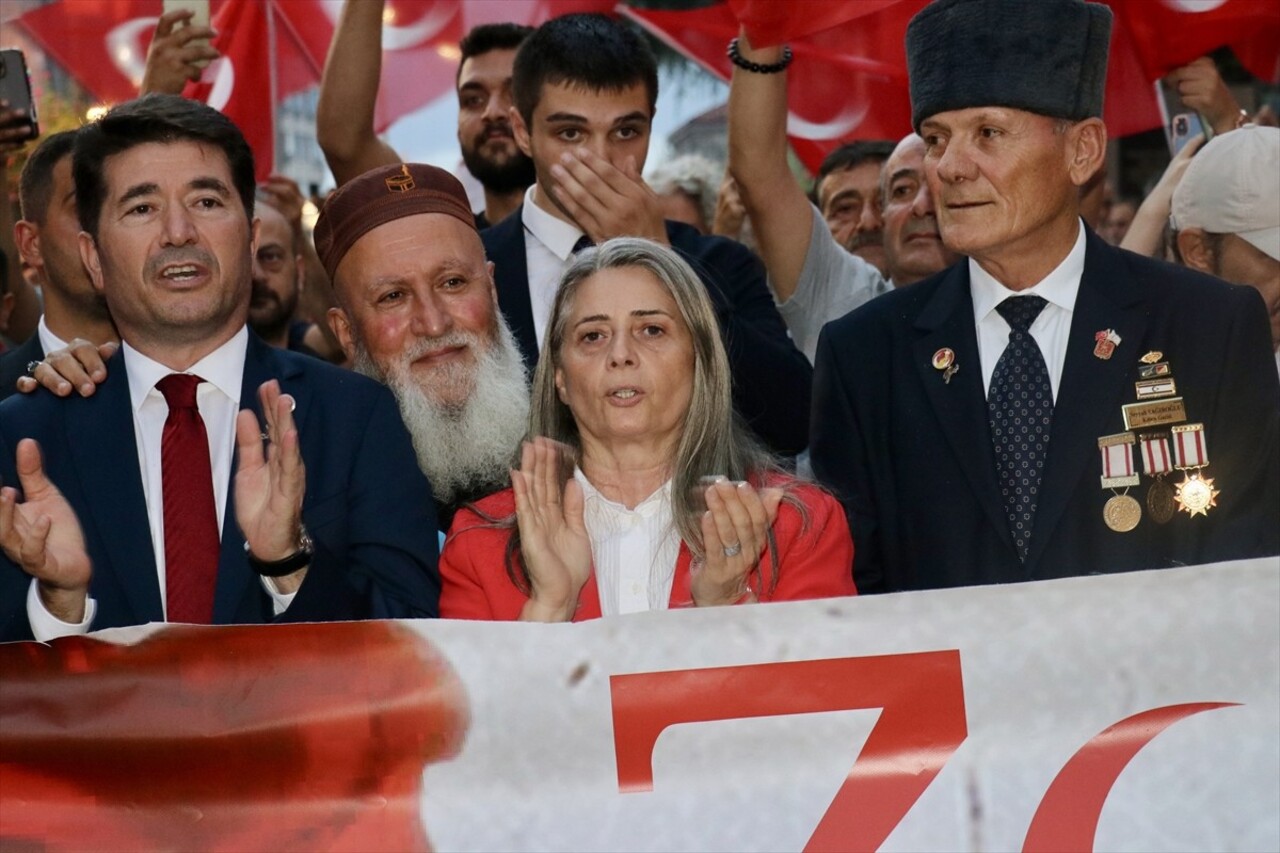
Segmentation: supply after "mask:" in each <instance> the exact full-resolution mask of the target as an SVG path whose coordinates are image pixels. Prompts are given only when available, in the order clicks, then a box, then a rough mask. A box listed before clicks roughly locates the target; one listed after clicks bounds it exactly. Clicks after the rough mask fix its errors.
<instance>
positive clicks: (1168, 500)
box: [1147, 477, 1178, 524]
mask: <svg viewBox="0 0 1280 853" xmlns="http://www.w3.org/2000/svg"><path fill="white" fill-rule="evenodd" d="M1147 512H1148V513H1150V514H1151V520H1152V521H1154V522H1155V523H1156V524H1168V523H1169V521H1170V520H1172V518H1173V517H1174V515H1176V514H1177V512H1178V507H1177V504H1176V503H1175V502H1174V499H1173V486H1170V485H1169V484H1168V483H1166V482H1165V480H1164V477H1157V478H1156V480H1155V482H1153V483H1152V484H1151V488H1150V489H1148V490H1147Z"/></svg>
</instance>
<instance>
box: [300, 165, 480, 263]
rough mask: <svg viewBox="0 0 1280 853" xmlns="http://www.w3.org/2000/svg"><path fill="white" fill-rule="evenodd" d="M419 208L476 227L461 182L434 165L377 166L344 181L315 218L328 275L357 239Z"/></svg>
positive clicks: (322, 258)
mask: <svg viewBox="0 0 1280 853" xmlns="http://www.w3.org/2000/svg"><path fill="white" fill-rule="evenodd" d="M419 213H446V214H448V215H449V216H454V217H457V218H458V219H460V220H462V221H463V222H465V223H466V224H467V225H468V226H470V227H471V228H472V229H474V228H475V227H476V220H475V215H474V214H472V212H471V206H470V204H469V203H468V202H467V192H466V190H464V189H463V188H462V184H460V183H458V179H457V178H455V177H454V176H453V175H451V174H449V173H448V172H446V171H445V170H444V169H438V168H436V167H435V166H428V165H426V164H425V163H400V164H398V165H394V166H379V167H378V168H376V169H370V170H369V171H368V172H365V173H364V174H363V175H361V176H360V177H358V178H356V179H354V180H352V181H350V182H348V183H345V184H343V185H342V186H341V187H339V188H338V189H337V191H335V192H334V193H333V195H331V196H329V199H328V201H326V202H325V203H324V208H323V209H322V210H321V211H320V218H319V219H318V220H317V221H316V230H315V240H316V254H318V255H319V256H320V263H322V264H324V269H325V272H327V273H328V274H329V279H330V280H332V279H333V274H334V271H335V270H337V268H338V264H339V263H340V262H341V261H342V259H343V257H344V256H345V255H346V254H347V252H349V251H350V250H351V247H352V246H354V245H355V242H356V240H359V239H360V238H361V237H363V236H364V235H365V234H367V233H368V232H370V231H372V230H373V229H374V228H377V227H378V226H379V225H383V224H385V223H387V222H393V221H395V220H397V219H401V218H403V217H405V216H414V215H415V214H419Z"/></svg>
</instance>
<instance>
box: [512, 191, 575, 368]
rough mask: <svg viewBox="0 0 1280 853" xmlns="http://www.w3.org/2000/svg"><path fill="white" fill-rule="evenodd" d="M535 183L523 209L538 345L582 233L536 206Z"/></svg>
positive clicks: (534, 325)
mask: <svg viewBox="0 0 1280 853" xmlns="http://www.w3.org/2000/svg"><path fill="white" fill-rule="evenodd" d="M537 188H538V185H537V184H534V185H533V186H531V187H529V189H527V190H525V193H524V209H523V210H522V211H521V212H520V218H521V219H522V220H524V260H525V266H526V267H527V268H528V271H529V305H530V307H532V309H533V331H534V333H535V334H536V335H537V336H538V347H539V349H541V347H542V338H543V337H544V336H545V335H546V330H547V322H548V321H549V320H550V319H551V303H553V302H554V301H555V298H556V289H557V288H558V287H559V286H560V276H561V274H563V273H564V268H565V267H566V266H567V265H568V263H569V256H570V255H572V254H573V247H574V245H576V244H577V242H578V240H579V239H580V238H581V237H582V236H583V232H582V230H581V229H579V228H578V226H576V225H574V224H573V223H571V222H565V221H564V220H563V219H559V218H557V217H555V216H552V215H551V214H550V213H547V212H546V211H545V210H543V209H542V208H541V207H538V204H537V202H535V201H534V200H533V199H534V196H535V194H536V193H535V191H536V190H537Z"/></svg>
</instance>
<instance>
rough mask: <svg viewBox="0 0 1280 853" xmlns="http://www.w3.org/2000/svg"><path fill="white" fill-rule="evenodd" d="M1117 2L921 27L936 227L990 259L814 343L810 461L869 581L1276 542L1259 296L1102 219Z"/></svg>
mask: <svg viewBox="0 0 1280 853" xmlns="http://www.w3.org/2000/svg"><path fill="white" fill-rule="evenodd" d="M1110 20H1111V15H1110V12H1109V10H1107V8H1106V7H1105V6H1102V5H1099V4H1092V3H1090V4H1085V3H1083V2H1080V0H1051V2H1044V3H1035V4H1027V3H1023V2H1021V0H940V2H936V3H934V4H932V5H931V6H928V7H926V8H925V9H924V10H923V11H922V12H921V13H920V14H919V15H917V16H916V18H915V19H913V21H912V23H911V25H910V27H909V28H908V32H907V52H908V61H909V65H910V73H911V97H912V112H913V121H914V123H915V126H916V128H917V130H918V131H919V132H920V134H921V136H923V138H924V139H925V141H926V146H927V151H926V157H925V169H926V174H927V177H928V180H929V184H930V189H931V191H932V194H933V197H934V200H935V203H936V205H937V216H938V221H939V225H940V227H941V231H942V235H943V239H944V241H945V242H946V244H947V246H948V247H949V248H950V249H952V250H954V251H957V252H960V253H962V254H965V255H968V256H969V258H970V260H968V261H967V262H962V263H960V264H958V265H956V266H954V267H952V268H950V269H948V270H946V271H944V272H942V273H939V274H938V275H936V276H933V277H931V278H928V279H925V280H924V281H921V282H919V283H917V284H915V285H913V286H910V287H907V288H904V289H901V290H898V291H894V292H892V293H889V294H887V295H885V296H882V297H880V298H879V299H876V300H874V301H873V302H871V303H869V304H867V305H865V306H863V307H861V308H859V309H858V310H856V311H854V312H853V313H851V314H849V315H848V316H846V317H844V318H842V319H840V320H837V321H835V322H833V323H831V324H830V325H828V326H827V328H826V329H825V330H824V332H823V335H822V338H821V340H820V343H819V346H818V355H817V361H816V364H815V387H814V417H813V443H812V454H813V467H814V471H815V472H816V473H817V475H818V476H819V478H820V479H821V480H822V482H824V483H826V484H827V485H828V486H829V487H831V488H832V489H833V490H835V491H836V492H837V494H838V495H839V496H840V498H841V499H842V500H843V501H844V502H845V506H846V510H847V512H848V514H849V519H850V527H851V529H852V531H853V534H854V539H855V555H854V574H855V580H856V582H857V585H858V589H859V591H860V592H876V591H894V590H904V589H926V588H933V587H946V586H963V585H969V584H980V583H995V582H1008V581H1020V580H1033V579H1040V578H1053V577H1062V576H1068V575H1080V574H1091V573H1098V572H1114V571H1124V570H1132V569H1143V568H1155V567H1161V566H1170V565H1179V564H1182V565H1185V564H1195V563H1204V562H1211V561H1216V560H1227V559H1233V558H1243V557H1254V556H1259V555H1270V554H1276V553H1280V525H1277V524H1276V518H1277V511H1278V510H1280V491H1278V490H1277V482H1278V475H1280V406H1278V405H1277V387H1276V386H1277V381H1276V374H1275V371H1274V369H1273V368H1272V367H1271V364H1270V358H1269V337H1268V327H1267V320H1266V316H1265V312H1264V310H1263V307H1262V302H1261V300H1260V299H1259V298H1258V297H1257V295H1256V293H1254V292H1252V291H1250V290H1247V289H1243V288H1240V289H1233V288H1231V287H1229V286H1227V285H1224V284H1222V283H1221V282H1217V281H1214V280H1213V279H1210V278H1208V277H1205V276H1200V275H1196V274H1193V273H1190V272H1187V271H1183V270H1179V269H1176V268H1174V267H1172V266H1169V265H1167V264H1163V263H1159V262H1155V261H1151V260H1148V259H1145V258H1142V257H1139V256H1137V255H1134V254H1130V253H1127V252H1122V251H1119V250H1117V249H1113V248H1111V247H1109V246H1107V245H1106V244H1105V243H1104V242H1103V241H1102V240H1100V239H1099V238H1098V237H1096V236H1095V235H1093V234H1092V233H1091V232H1089V231H1088V229H1087V228H1086V227H1085V226H1084V224H1083V223H1082V222H1081V220H1080V216H1079V192H1078V188H1079V187H1080V186H1081V185H1083V184H1084V183H1085V182H1086V181H1087V180H1088V179H1089V178H1090V177H1092V176H1093V174H1094V173H1095V172H1096V171H1097V170H1098V169H1099V168H1101V167H1102V165H1103V160H1104V157H1105V147H1106V131H1105V127H1104V126H1103V124H1102V122H1101V120H1100V119H1099V118H1098V116H1099V115H1100V113H1101V106H1102V91H1103V84H1104V69H1105V68H1106V55H1107V39H1108V36H1109V32H1110ZM993 21H995V22H999V23H998V25H997V26H996V27H993V25H992V22H993ZM1129 404H1132V406H1131V407H1130V408H1128V409H1127V410H1126V411H1122V408H1121V407H1122V406H1126V405H1129ZM1179 469H1180V470H1179ZM1179 479H1181V482H1178V480H1179ZM1175 486H1176V489H1177V490H1176V492H1175V490H1174V487H1175ZM1131 490H1132V491H1133V492H1134V494H1132V495H1130V494H1129V492H1130V491H1131ZM1139 499H1143V500H1144V501H1145V506H1144V505H1143V504H1141V503H1139V502H1138V501H1139Z"/></svg>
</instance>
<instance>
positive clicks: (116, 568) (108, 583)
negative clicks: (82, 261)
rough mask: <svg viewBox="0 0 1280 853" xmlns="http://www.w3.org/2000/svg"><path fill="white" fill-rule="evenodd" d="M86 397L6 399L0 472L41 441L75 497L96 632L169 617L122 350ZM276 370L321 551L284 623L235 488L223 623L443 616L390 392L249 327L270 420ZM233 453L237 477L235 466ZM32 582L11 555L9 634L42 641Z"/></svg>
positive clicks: (0, 421)
mask: <svg viewBox="0 0 1280 853" xmlns="http://www.w3.org/2000/svg"><path fill="white" fill-rule="evenodd" d="M107 371H108V375H107V380H106V381H105V382H103V383H102V384H101V385H99V386H98V390H97V393H95V394H94V395H93V396H92V397H89V398H81V397H78V396H75V397H70V398H67V399H60V398H58V397H54V396H53V395H52V394H47V393H43V392H38V393H36V394H34V395H31V396H19V397H17V398H14V399H10V400H8V401H6V402H5V403H4V404H3V405H0V477H3V481H4V482H5V483H6V484H9V483H16V481H17V479H16V474H15V471H14V451H15V448H16V446H17V443H18V440H19V439H21V438H24V437H31V438H35V439H36V440H38V441H39V442H40V446H41V449H42V450H43V453H44V464H45V471H46V473H47V474H48V475H49V478H50V479H51V480H52V481H53V482H54V484H56V485H57V486H58V488H59V489H61V490H62V493H63V494H64V495H65V496H66V498H67V500H68V501H70V503H71V505H72V507H73V508H74V509H75V511H76V515H77V517H78V518H79V520H80V525H81V527H82V528H83V530H84V536H85V541H86V544H87V546H88V550H89V556H90V557H91V559H92V560H93V579H92V582H91V586H90V595H92V596H93V598H95V599H96V600H97V602H98V610H97V615H96V617H95V618H94V621H93V625H92V628H93V629H94V630H97V629H100V628H111V627H116V626H121V625H138V624H144V623H147V622H159V621H162V620H163V619H164V611H163V609H162V607H161V601H160V591H159V584H158V582H157V578H156V568H155V557H154V552H153V550H152V544H151V533H150V528H149V526H148V522H147V511H146V503H145V501H144V498H143V487H142V475H141V473H140V469H139V466H138V451H137V445H136V443H135V438H134V430H133V413H132V409H131V405H130V398H129V382H128V377H127V375H126V374H125V366H124V351H123V350H121V351H120V352H118V353H116V355H115V356H113V357H112V359H111V361H110V363H109V364H108V366H107ZM272 378H275V379H278V380H279V381H280V387H281V388H282V389H283V390H284V391H285V393H288V394H292V395H293V396H294V398H295V400H296V401H297V409H296V410H295V412H294V418H295V419H296V422H297V426H298V435H299V437H300V440H301V447H302V457H303V460H304V462H305V464H306V478H307V486H306V496H305V498H304V501H303V507H302V520H303V523H304V524H305V525H306V527H307V530H308V532H309V533H310V534H311V536H312V538H313V539H314V540H315V546H316V554H315V557H314V558H313V560H312V562H311V566H310V568H309V569H308V571H307V575H306V578H305V579H304V581H303V583H302V586H301V588H300V589H299V590H298V593H297V595H296V597H295V598H294V600H293V603H292V604H291V605H290V606H289V608H288V609H287V610H286V611H285V612H284V613H283V614H281V616H280V617H278V619H276V618H275V617H273V615H272V606H271V599H270V596H268V595H267V593H266V592H265V591H264V590H263V588H262V584H261V581H260V580H259V578H258V576H257V575H256V574H255V573H254V572H253V570H252V569H250V567H249V564H248V560H247V558H246V555H245V550H244V536H243V535H241V533H240V528H239V526H238V525H237V523H236V516H235V506H234V498H235V496H234V490H233V489H232V488H230V487H228V493H227V507H226V513H225V518H224V522H223V528H222V555H221V559H220V562H219V564H218V581H217V590H216V593H215V600H214V615H213V621H214V622H215V623H216V624H231V623H260V622H270V621H287V622H323V621H333V620H343V619H365V618H411V617H424V616H435V615H436V612H437V611H436V605H437V601H438V599H439V594H440V579H439V572H438V565H437V559H438V553H437V549H438V545H437V536H436V521H435V513H434V509H433V501H432V499H431V489H430V486H429V485H428V484H427V480H426V478H425V477H424V476H423V475H422V473H421V472H420V471H419V470H418V465H417V460H416V457H415V456H414V453H413V449H412V446H411V443H410V440H409V435H408V433H407V432H406V431H405V428H404V424H403V422H402V421H401V420H400V413H399V411H398V410H397V408H396V405H395V401H394V399H393V398H392V396H391V393H390V391H388V390H387V389H386V388H385V387H383V386H381V385H379V384H377V383H375V382H373V381H371V380H368V379H365V378H364V377H362V376H358V375H356V374H354V373H352V372H350V371H346V370H342V369H339V368H336V367H333V366H331V365H329V364H326V363H324V362H322V361H318V360H316V359H313V358H309V357H307V356H302V355H296V354H294V353H290V352H286V351H283V350H276V349H272V348H271V347H269V346H267V345H266V344H264V343H263V342H262V341H261V340H260V339H259V338H258V337H257V336H256V335H253V334H252V333H250V336H249V348H248V353H247V355H246V358H245V369H244V386H243V391H242V396H241V401H240V407H241V408H249V409H253V410H254V411H255V412H256V413H257V414H258V417H259V421H261V420H262V415H261V411H260V405H259V402H258V387H259V386H260V385H261V384H262V383H263V382H266V381H267V380H268V379H272ZM235 464H236V463H235V461H234V460H233V462H232V469H231V470H232V476H234V472H235ZM29 584H30V577H29V576H28V575H26V574H25V573H24V572H23V571H22V570H21V569H20V568H19V567H18V566H17V565H16V564H14V563H13V562H11V561H10V560H9V559H8V558H7V557H6V556H5V555H3V554H0V640H19V639H30V638H31V627H30V624H29V623H28V620H27V612H26V594H27V588H28V586H29Z"/></svg>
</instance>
